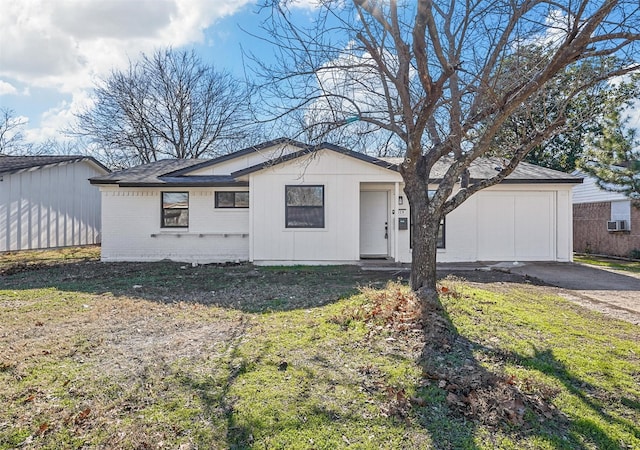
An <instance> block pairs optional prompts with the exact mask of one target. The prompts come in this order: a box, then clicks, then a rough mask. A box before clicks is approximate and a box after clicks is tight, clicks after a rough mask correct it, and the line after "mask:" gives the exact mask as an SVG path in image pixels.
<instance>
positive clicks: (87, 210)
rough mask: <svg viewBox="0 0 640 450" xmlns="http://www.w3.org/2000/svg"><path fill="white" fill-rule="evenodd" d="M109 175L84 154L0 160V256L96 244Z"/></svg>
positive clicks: (12, 157)
mask: <svg viewBox="0 0 640 450" xmlns="http://www.w3.org/2000/svg"><path fill="white" fill-rule="evenodd" d="M107 173H109V170H108V169H107V168H106V167H104V166H103V165H102V164H100V163H99V162H98V161H96V160H95V159H94V158H91V157H88V156H80V155H62V156H60V155H50V156H0V252H4V251H15V250H33V249H44V248H52V247H67V246H75V245H87V244H97V243H99V242H100V192H99V191H98V189H97V188H96V187H95V186H91V185H89V183H87V180H88V179H89V178H91V177H96V176H101V175H104V174H107Z"/></svg>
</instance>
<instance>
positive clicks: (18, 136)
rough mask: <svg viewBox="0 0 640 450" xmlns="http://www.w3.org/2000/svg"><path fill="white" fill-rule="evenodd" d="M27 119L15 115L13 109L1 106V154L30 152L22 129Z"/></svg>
mask: <svg viewBox="0 0 640 450" xmlns="http://www.w3.org/2000/svg"><path fill="white" fill-rule="evenodd" d="M26 124H27V122H26V120H24V119H22V118H19V117H15V113H14V112H13V110H11V109H6V108H0V155H15V154H23V153H26V152H28V149H29V145H28V144H26V143H25V141H24V136H23V134H22V129H23V128H24V126H25V125H26Z"/></svg>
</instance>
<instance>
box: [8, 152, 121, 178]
mask: <svg viewBox="0 0 640 450" xmlns="http://www.w3.org/2000/svg"><path fill="white" fill-rule="evenodd" d="M83 160H88V161H91V162H93V163H95V164H96V165H98V166H99V167H101V168H103V169H104V170H106V171H107V172H108V171H109V169H107V168H106V167H105V166H103V165H102V164H101V163H100V162H98V161H97V160H96V159H95V158H93V157H91V156H83V155H65V156H62V155H52V156H0V174H11V173H16V172H20V171H21V170H27V169H33V168H40V167H46V166H53V165H57V164H65V163H67V164H68V163H74V162H78V161H83Z"/></svg>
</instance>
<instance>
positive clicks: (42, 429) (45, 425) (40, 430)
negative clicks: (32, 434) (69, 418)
mask: <svg viewBox="0 0 640 450" xmlns="http://www.w3.org/2000/svg"><path fill="white" fill-rule="evenodd" d="M48 429H49V424H48V423H47V422H43V423H41V424H40V426H39V427H38V434H44V433H45V432H46V431H47V430H48Z"/></svg>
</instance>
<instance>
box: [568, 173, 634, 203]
mask: <svg viewBox="0 0 640 450" xmlns="http://www.w3.org/2000/svg"><path fill="white" fill-rule="evenodd" d="M573 175H576V176H579V177H584V178H583V182H582V183H581V184H577V185H575V187H574V188H573V203H593V202H610V201H614V200H627V197H626V196H625V195H624V194H620V193H618V192H611V191H606V190H604V189H601V188H600V186H598V184H597V183H596V180H595V179H594V178H592V177H589V176H586V175H585V174H584V173H582V172H579V171H576V172H574V173H573Z"/></svg>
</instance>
